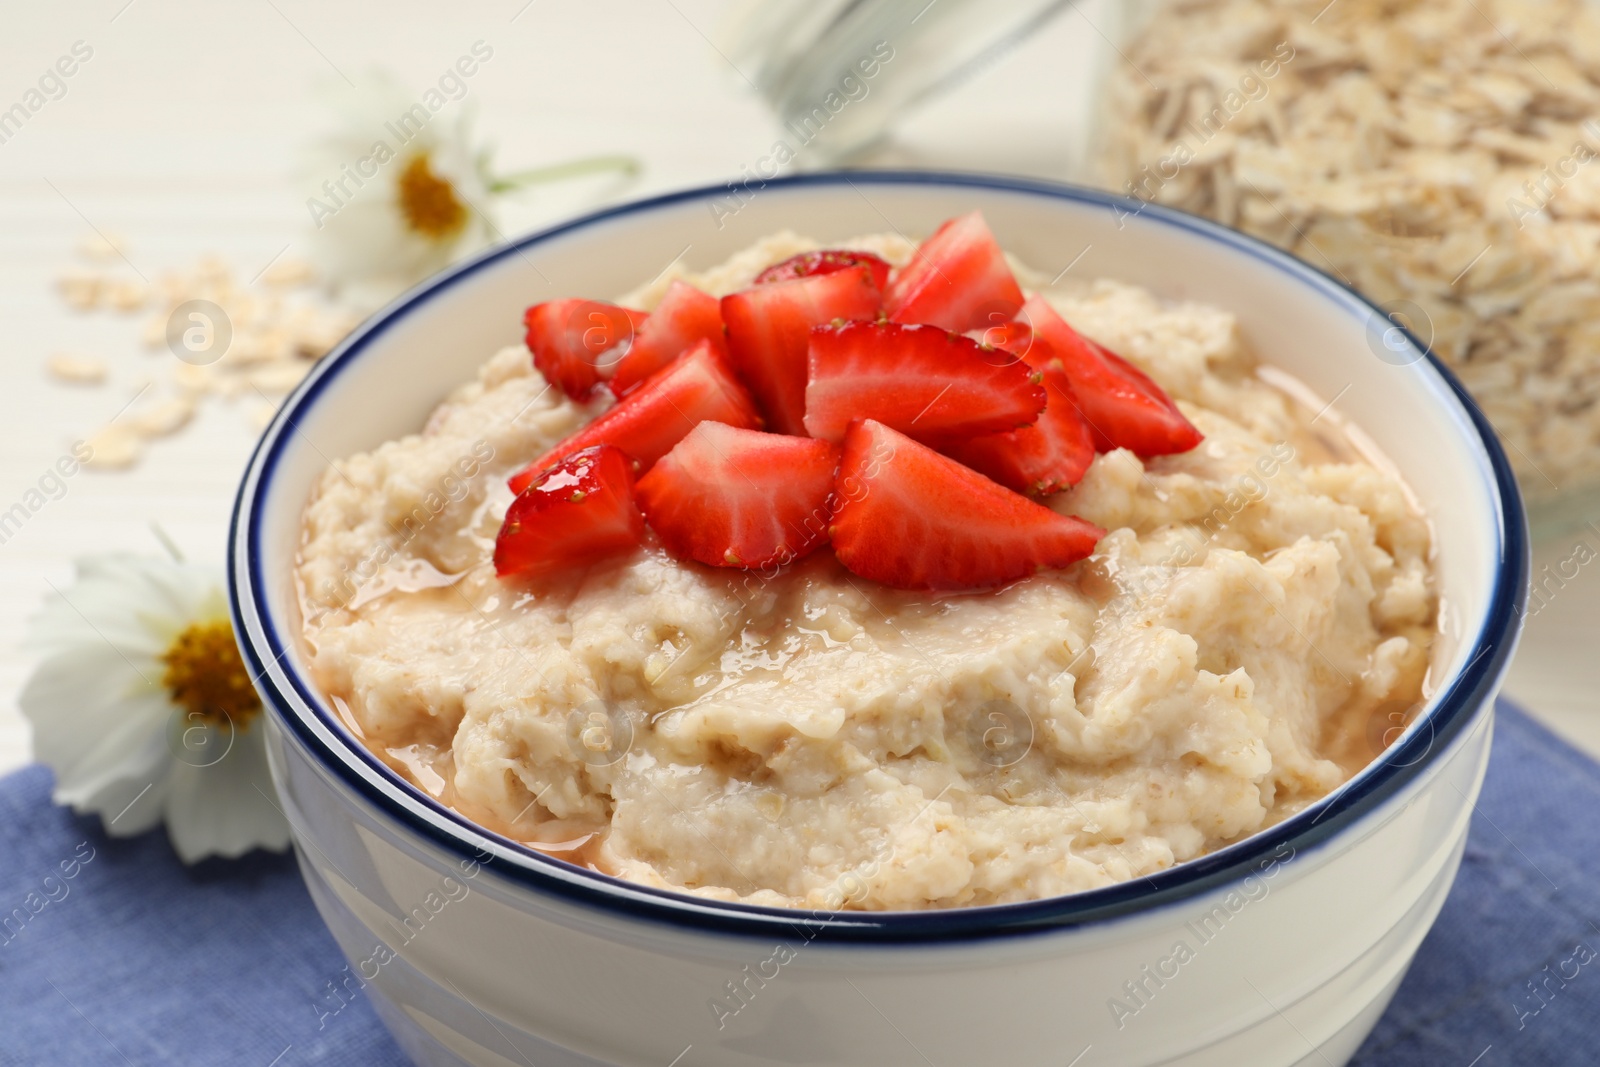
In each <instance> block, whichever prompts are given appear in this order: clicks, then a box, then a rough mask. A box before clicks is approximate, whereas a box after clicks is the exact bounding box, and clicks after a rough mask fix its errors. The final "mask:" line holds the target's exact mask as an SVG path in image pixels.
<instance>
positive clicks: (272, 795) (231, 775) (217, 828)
mask: <svg viewBox="0 0 1600 1067" xmlns="http://www.w3.org/2000/svg"><path fill="white" fill-rule="evenodd" d="M167 835H168V836H169V837H170V838H171V839H172V847H173V848H174V849H175V850H177V853H178V856H179V858H181V859H182V860H183V862H185V863H194V862H195V861H196V860H199V859H201V858H203V857H205V856H210V855H217V856H241V855H243V854H244V853H246V852H248V851H250V850H251V849H252V848H258V847H259V848H269V849H273V850H281V849H283V848H286V847H287V846H288V844H289V824H288V822H287V821H286V820H285V819H284V817H283V813H282V811H281V810H280V808H279V802H278V796H277V793H276V792H275V791H274V790H273V786H272V777H271V774H270V773H269V771H268V769H267V749H266V743H265V736H264V727H263V725H262V723H260V722H259V721H257V722H255V723H252V724H251V726H250V728H249V729H246V730H243V731H240V732H239V733H237V734H236V735H235V736H234V743H233V747H232V748H231V749H229V750H228V754H227V756H226V757H224V758H223V759H222V760H220V761H219V762H217V763H214V764H212V765H211V766H209V767H194V766H190V765H189V764H187V763H183V762H181V761H180V762H178V763H177V764H175V765H174V766H173V769H172V788H171V790H170V792H169V793H168V794H167Z"/></svg>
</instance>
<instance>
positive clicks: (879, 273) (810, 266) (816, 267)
mask: <svg viewBox="0 0 1600 1067" xmlns="http://www.w3.org/2000/svg"><path fill="white" fill-rule="evenodd" d="M850 267H866V268H867V269H868V270H869V271H871V272H872V284H873V285H876V286H877V287H878V290H879V291H880V292H881V291H882V290H883V288H884V286H886V285H888V284H889V264H888V263H886V262H884V261H883V260H882V259H880V258H878V257H877V256H875V255H873V254H872V253H871V252H851V251H846V250H842V249H831V248H830V249H826V250H823V251H820V252H801V253H800V254H799V255H798V256H790V257H789V258H788V259H786V260H784V261H783V262H782V263H774V264H773V265H772V266H770V267H768V268H767V269H766V270H764V271H762V272H761V273H760V274H757V275H756V284H757V285H765V284H766V283H768V282H786V281H789V280H790V279H792V278H809V277H812V276H813V275H817V274H832V273H833V272H834V271H836V270H846V269H848V268H850Z"/></svg>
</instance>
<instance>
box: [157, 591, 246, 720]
mask: <svg viewBox="0 0 1600 1067" xmlns="http://www.w3.org/2000/svg"><path fill="white" fill-rule="evenodd" d="M161 662H162V663H163V664H165V665H166V668H167V669H166V673H165V674H163V675H162V676H161V684H162V685H164V686H166V687H167V692H168V693H170V694H172V702H173V703H174V704H176V705H178V706H179V707H180V708H183V709H184V710H185V711H187V712H189V715H190V718H191V719H193V718H198V719H200V720H201V721H202V722H204V723H206V724H207V725H210V726H215V727H217V728H219V729H225V728H227V727H228V726H229V725H230V724H231V725H232V727H233V729H235V730H243V729H245V728H246V727H247V726H249V724H250V720H251V719H253V718H255V717H256V715H257V714H258V713H259V712H260V711H261V698H260V697H259V696H257V695H256V691H255V687H254V686H252V685H251V684H250V674H249V672H247V671H246V670H245V669H244V661H243V660H242V659H240V658H239V646H238V645H237V644H236V643H235V642H234V640H233V627H232V626H231V625H229V624H228V622H227V620H225V619H217V620H215V621H213V622H197V623H195V624H194V625H192V626H190V627H189V628H188V629H186V630H184V631H183V632H182V633H180V634H179V635H178V636H177V639H176V640H174V641H173V642H172V647H170V648H168V649H167V651H166V652H165V653H163V654H162V656H161Z"/></svg>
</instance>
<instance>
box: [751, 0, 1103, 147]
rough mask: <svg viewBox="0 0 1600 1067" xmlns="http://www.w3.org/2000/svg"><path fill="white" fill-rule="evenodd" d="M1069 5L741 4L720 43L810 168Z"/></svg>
mask: <svg viewBox="0 0 1600 1067" xmlns="http://www.w3.org/2000/svg"><path fill="white" fill-rule="evenodd" d="M1071 2H1072V0H742V2H741V3H738V4H736V5H734V7H733V9H732V23H731V25H730V26H729V27H728V28H727V29H726V30H725V31H724V32H723V34H722V35H721V36H722V39H723V47H724V49H725V52H726V55H727V57H728V60H729V62H730V63H732V64H733V66H734V67H735V68H737V69H738V70H739V71H740V73H741V74H742V75H744V76H745V77H746V78H747V79H749V80H750V82H751V83H752V84H753V85H754V86H755V87H756V89H757V90H758V91H759V92H760V93H761V95H762V96H763V97H764V98H765V99H766V101H767V103H768V104H769V105H770V106H771V107H772V108H773V110H774V111H775V112H776V113H777V115H778V117H779V119H780V120H781V121H782V123H783V126H784V133H785V141H784V142H783V143H784V146H785V148H786V149H787V156H788V158H798V159H800V160H802V161H803V162H804V163H806V164H808V165H813V166H816V165H822V164H830V163H837V162H840V161H843V160H846V159H849V158H851V157H853V156H855V155H856V154H857V153H859V152H860V151H861V150H862V149H863V148H865V147H866V146H868V145H870V144H872V143H873V142H874V141H876V140H877V139H878V138H879V137H880V136H882V135H883V134H884V133H885V132H886V131H887V130H888V128H889V126H890V124H891V123H892V122H894V121H896V120H898V119H899V118H901V117H902V116H904V115H905V114H906V113H907V111H909V110H910V109H911V108H912V107H913V106H915V105H916V104H918V103H920V102H922V101H923V100H924V99H926V98H928V97H930V96H932V95H934V94H935V93H938V92H941V91H944V90H947V89H949V88H951V87H952V86H954V85H956V84H959V82H960V81H961V80H962V78H964V77H965V76H966V75H967V74H968V73H969V72H970V71H972V70H974V69H977V68H979V67H981V66H982V65H983V64H984V63H985V62H986V61H988V60H989V59H991V58H993V57H994V56H996V55H998V54H999V53H1001V52H1003V51H1005V50H1006V49H1007V48H1009V47H1011V46H1012V45H1013V44H1015V43H1016V42H1018V41H1019V40H1021V39H1022V38H1024V37H1026V36H1027V35H1028V34H1030V33H1032V32H1033V31H1034V30H1035V29H1036V28H1038V27H1039V26H1040V25H1042V24H1043V23H1044V22H1046V21H1047V20H1049V19H1050V17H1051V16H1053V15H1055V14H1056V13H1057V12H1059V11H1061V10H1062V9H1063V8H1065V7H1067V6H1068V5H1069V4H1070V3H1071ZM783 162H784V163H785V164H786V163H787V159H785V160H784V161H783ZM767 176H768V177H770V175H767Z"/></svg>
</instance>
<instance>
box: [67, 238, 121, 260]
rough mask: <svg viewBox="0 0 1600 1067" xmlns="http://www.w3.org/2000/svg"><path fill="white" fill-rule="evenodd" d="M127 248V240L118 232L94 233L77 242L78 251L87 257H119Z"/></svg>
mask: <svg viewBox="0 0 1600 1067" xmlns="http://www.w3.org/2000/svg"><path fill="white" fill-rule="evenodd" d="M127 249H128V242H127V241H125V240H123V238H122V236H121V235H120V234H115V233H95V234H92V235H90V236H88V237H85V238H84V239H83V240H82V241H81V242H79V244H78V251H79V252H80V253H82V254H83V255H84V256H86V257H88V258H89V259H94V260H112V259H120V258H122V255H123V253H124V252H126V251H127Z"/></svg>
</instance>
